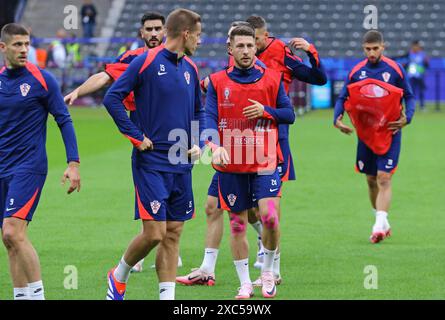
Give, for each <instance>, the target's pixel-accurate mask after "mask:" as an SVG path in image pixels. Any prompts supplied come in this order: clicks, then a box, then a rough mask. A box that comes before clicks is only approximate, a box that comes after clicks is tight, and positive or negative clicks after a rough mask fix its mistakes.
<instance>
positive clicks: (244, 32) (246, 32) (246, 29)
mask: <svg viewBox="0 0 445 320" xmlns="http://www.w3.org/2000/svg"><path fill="white" fill-rule="evenodd" d="M235 36H248V37H252V38H253V39H255V31H254V30H253V28H252V27H251V26H238V27H235V28H234V29H233V30H232V32H230V41H233V40H234V39H235Z"/></svg>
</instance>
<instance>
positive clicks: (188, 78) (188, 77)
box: [184, 71, 190, 84]
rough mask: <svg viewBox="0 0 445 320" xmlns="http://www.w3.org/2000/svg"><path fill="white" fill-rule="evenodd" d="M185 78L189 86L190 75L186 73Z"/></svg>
mask: <svg viewBox="0 0 445 320" xmlns="http://www.w3.org/2000/svg"><path fill="white" fill-rule="evenodd" d="M184 78H185V81H187V84H190V73H189V72H188V71H186V72H184Z"/></svg>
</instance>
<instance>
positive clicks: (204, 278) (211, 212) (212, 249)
mask: <svg viewBox="0 0 445 320" xmlns="http://www.w3.org/2000/svg"><path fill="white" fill-rule="evenodd" d="M241 25H243V26H248V27H250V28H251V26H250V24H249V23H248V22H246V21H234V22H232V23H231V25H230V29H229V31H228V33H227V50H228V52H227V53H228V55H229V61H228V66H229V67H230V66H233V65H234V64H235V62H234V59H233V56H232V55H231V53H230V49H229V47H230V32H232V30H233V29H234V28H235V27H238V26H241ZM254 60H255V63H256V64H257V65H258V66H262V67H265V66H264V64H263V63H262V62H261V61H260V60H258V59H257V58H256V57H255V58H254ZM209 81H210V80H209V77H208V76H207V77H206V78H205V79H203V80H202V81H201V89H202V90H203V92H207V88H208V85H209ZM205 212H206V217H207V220H206V221H207V234H206V242H205V249H204V257H203V260H202V264H201V266H200V267H199V268H194V269H192V272H191V273H189V274H188V275H185V276H180V277H176V282H178V283H180V284H184V285H207V286H214V285H215V283H216V277H215V267H216V261H217V258H218V252H219V246H220V244H221V239H222V236H223V231H224V216H223V213H224V210H222V209H220V208H218V171H216V172H215V174H214V175H213V178H212V181H211V183H210V186H209V189H208V194H207V202H206V205H205ZM249 223H251V225H252V226H253V227H254V229H255V231H256V232H257V234H258V253H257V257H258V258H257V262H255V266H259V267H260V268H261V263H262V258H263V252H262V247H261V233H262V225H261V222H260V221H259V220H258V219H256V220H255V221H252V222H251V220H250V219H249Z"/></svg>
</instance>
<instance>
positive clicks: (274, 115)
mask: <svg viewBox="0 0 445 320" xmlns="http://www.w3.org/2000/svg"><path fill="white" fill-rule="evenodd" d="M263 116H264V118H267V119H273V120H275V122H276V123H279V124H292V123H294V121H295V112H294V108H293V107H292V104H291V102H290V99H289V97H288V96H287V94H286V90H284V85H283V82H281V83H280V89H279V90H278V96H277V108H276V109H275V108H272V107H269V106H264V114H263Z"/></svg>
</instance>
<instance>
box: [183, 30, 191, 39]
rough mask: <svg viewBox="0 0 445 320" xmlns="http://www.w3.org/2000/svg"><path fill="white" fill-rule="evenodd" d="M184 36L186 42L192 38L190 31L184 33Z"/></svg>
mask: <svg viewBox="0 0 445 320" xmlns="http://www.w3.org/2000/svg"><path fill="white" fill-rule="evenodd" d="M182 36H183V37H184V40H185V41H187V40H188V39H189V36H190V31H189V30H185V31H183V32H182Z"/></svg>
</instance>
